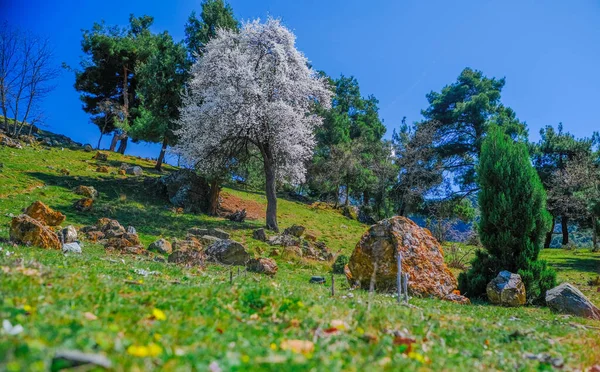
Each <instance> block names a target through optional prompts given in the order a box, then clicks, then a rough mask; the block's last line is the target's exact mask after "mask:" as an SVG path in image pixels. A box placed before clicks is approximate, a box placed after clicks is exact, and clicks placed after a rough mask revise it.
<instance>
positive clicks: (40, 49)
mask: <svg viewBox="0 0 600 372" xmlns="http://www.w3.org/2000/svg"><path fill="white" fill-rule="evenodd" d="M0 39H1V41H0V99H1V101H2V102H1V104H2V114H3V115H4V125H5V127H6V129H7V131H8V132H9V133H10V134H12V135H13V136H18V135H19V134H21V131H22V129H23V127H24V126H25V124H26V123H27V120H28V119H31V118H33V119H34V121H39V119H40V118H41V113H40V111H39V108H40V105H39V102H40V101H41V100H42V99H43V98H44V97H45V96H46V95H47V94H48V93H49V92H50V91H52V90H53V89H54V85H52V84H51V82H52V80H54V79H55V78H56V77H57V76H58V74H59V68H58V65H54V64H53V60H52V58H53V55H52V48H51V46H50V43H49V40H48V39H47V38H41V37H38V36H35V35H33V34H30V33H27V32H22V31H20V30H17V29H15V28H12V27H11V26H10V25H9V24H8V23H7V22H5V23H3V24H2V26H1V27H0ZM9 113H10V115H11V116H12V120H13V127H12V131H11V130H10V129H9V126H8V116H9ZM30 124H31V123H30Z"/></svg>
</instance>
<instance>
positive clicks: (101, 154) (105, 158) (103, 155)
mask: <svg viewBox="0 0 600 372" xmlns="http://www.w3.org/2000/svg"><path fill="white" fill-rule="evenodd" d="M92 159H96V160H100V161H108V154H107V153H104V152H100V151H98V152H97V153H96V155H94V156H92Z"/></svg>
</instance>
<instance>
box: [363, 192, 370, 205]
mask: <svg viewBox="0 0 600 372" xmlns="http://www.w3.org/2000/svg"><path fill="white" fill-rule="evenodd" d="M369 199H370V197H369V190H365V191H363V205H369Z"/></svg>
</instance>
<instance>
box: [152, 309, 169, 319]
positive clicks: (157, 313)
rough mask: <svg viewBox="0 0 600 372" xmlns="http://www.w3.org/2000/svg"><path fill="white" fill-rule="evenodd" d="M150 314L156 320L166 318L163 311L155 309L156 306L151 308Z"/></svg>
mask: <svg viewBox="0 0 600 372" xmlns="http://www.w3.org/2000/svg"><path fill="white" fill-rule="evenodd" d="M152 316H153V317H154V319H156V320H166V319H167V316H166V315H165V313H164V311H162V310H161V309H157V308H154V309H153V310H152Z"/></svg>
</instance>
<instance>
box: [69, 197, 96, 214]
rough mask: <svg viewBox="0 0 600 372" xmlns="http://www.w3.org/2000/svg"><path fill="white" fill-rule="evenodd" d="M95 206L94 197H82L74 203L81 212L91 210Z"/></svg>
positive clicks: (74, 206)
mask: <svg viewBox="0 0 600 372" xmlns="http://www.w3.org/2000/svg"><path fill="white" fill-rule="evenodd" d="M93 206H94V199H92V198H81V199H79V200H77V201H76V202H75V203H73V208H75V209H76V210H78V211H80V212H87V211H91V210H92V207H93Z"/></svg>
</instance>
